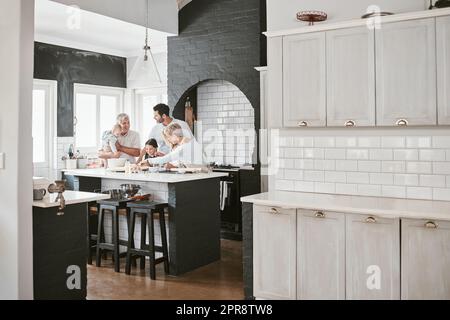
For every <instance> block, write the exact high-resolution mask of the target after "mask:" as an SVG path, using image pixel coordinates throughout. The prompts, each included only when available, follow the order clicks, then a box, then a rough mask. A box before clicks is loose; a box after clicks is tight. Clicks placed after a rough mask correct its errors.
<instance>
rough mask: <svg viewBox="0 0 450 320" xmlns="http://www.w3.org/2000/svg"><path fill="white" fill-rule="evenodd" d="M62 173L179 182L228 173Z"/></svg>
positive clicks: (77, 171)
mask: <svg viewBox="0 0 450 320" xmlns="http://www.w3.org/2000/svg"><path fill="white" fill-rule="evenodd" d="M63 172H64V174H66V175H69V176H76V177H92V178H102V179H113V180H132V181H147V182H159V183H180V182H189V181H196V180H205V179H213V178H221V177H227V176H228V173H221V172H212V173H187V174H180V173H132V174H126V173H121V172H111V171H108V170H106V169H77V170H63Z"/></svg>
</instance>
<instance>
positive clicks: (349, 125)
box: [345, 120, 356, 127]
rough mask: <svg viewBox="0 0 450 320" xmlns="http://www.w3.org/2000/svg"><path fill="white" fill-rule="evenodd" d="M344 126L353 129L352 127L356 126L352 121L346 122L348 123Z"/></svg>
mask: <svg viewBox="0 0 450 320" xmlns="http://www.w3.org/2000/svg"><path fill="white" fill-rule="evenodd" d="M345 126H346V127H354V126H356V122H355V121H354V120H348V121H347V122H346V123H345Z"/></svg>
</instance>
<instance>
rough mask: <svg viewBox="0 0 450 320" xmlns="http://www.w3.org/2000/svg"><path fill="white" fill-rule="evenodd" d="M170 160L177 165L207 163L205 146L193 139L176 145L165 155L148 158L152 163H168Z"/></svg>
mask: <svg viewBox="0 0 450 320" xmlns="http://www.w3.org/2000/svg"><path fill="white" fill-rule="evenodd" d="M169 162H170V163H171V164H173V165H175V166H177V167H179V166H180V165H182V164H184V165H186V166H189V165H202V164H204V163H205V155H204V153H203V148H202V146H201V145H200V143H198V142H197V140H195V139H192V140H190V141H189V142H188V143H185V144H182V145H181V146H178V147H176V148H175V149H173V150H172V151H171V152H170V153H168V154H167V155H165V156H164V157H159V158H149V159H148V163H150V164H166V163H169Z"/></svg>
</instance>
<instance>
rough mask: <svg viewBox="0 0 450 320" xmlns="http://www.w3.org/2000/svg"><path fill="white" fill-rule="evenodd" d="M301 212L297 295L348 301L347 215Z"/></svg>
mask: <svg viewBox="0 0 450 320" xmlns="http://www.w3.org/2000/svg"><path fill="white" fill-rule="evenodd" d="M297 213H298V215H297V239H298V240H297V298H298V299H300V300H336V299H339V300H344V299H345V215H344V214H339V213H331V212H313V211H304V210H298V211H297Z"/></svg>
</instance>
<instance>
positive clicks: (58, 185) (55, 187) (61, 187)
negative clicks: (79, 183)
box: [48, 180, 66, 216]
mask: <svg viewBox="0 0 450 320" xmlns="http://www.w3.org/2000/svg"><path fill="white" fill-rule="evenodd" d="M64 191H66V180H57V181H55V183H54V184H51V185H50V186H49V187H48V192H50V193H58V196H57V197H56V199H55V202H59V208H58V213H57V215H58V216H63V215H64V209H65V208H66V199H64V195H63V193H64Z"/></svg>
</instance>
